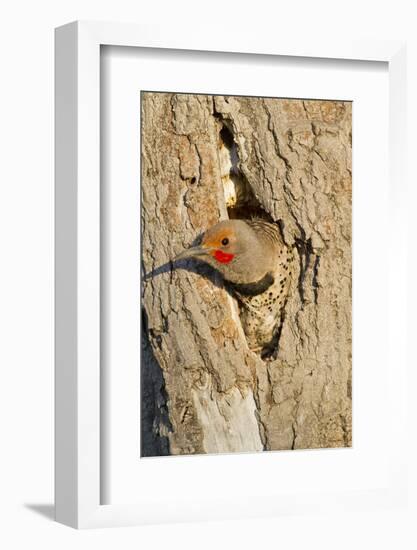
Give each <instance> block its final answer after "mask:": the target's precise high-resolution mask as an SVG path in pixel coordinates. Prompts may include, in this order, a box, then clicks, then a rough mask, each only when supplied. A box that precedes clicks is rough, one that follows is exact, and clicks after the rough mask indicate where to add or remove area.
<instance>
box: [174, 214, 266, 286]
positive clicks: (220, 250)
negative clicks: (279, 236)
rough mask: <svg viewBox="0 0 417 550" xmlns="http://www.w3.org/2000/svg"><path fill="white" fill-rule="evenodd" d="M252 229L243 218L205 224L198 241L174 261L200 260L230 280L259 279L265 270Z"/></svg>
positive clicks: (264, 262) (257, 241) (262, 255)
mask: <svg viewBox="0 0 417 550" xmlns="http://www.w3.org/2000/svg"><path fill="white" fill-rule="evenodd" d="M260 248H261V245H260V242H259V240H258V239H257V236H256V235H255V233H254V231H253V230H252V229H251V228H250V226H249V225H248V224H247V223H245V221H243V220H226V221H221V222H219V223H217V224H216V225H214V226H213V227H211V228H209V229H208V230H207V231H206V232H205V233H204V235H203V237H202V240H201V243H200V244H199V245H197V246H192V247H190V248H188V249H186V250H184V251H183V252H181V253H180V254H179V255H178V256H176V258H175V259H174V261H177V260H183V259H187V258H195V259H197V260H200V261H203V262H205V263H207V264H209V265H211V266H212V267H214V268H215V269H217V270H218V271H220V273H221V274H222V275H223V276H224V278H225V279H226V280H228V281H230V282H233V283H250V282H253V281H257V280H259V279H261V278H262V277H263V276H264V275H265V273H266V272H267V271H268V267H269V261H268V259H267V258H265V257H264V254H263V252H264V251H262V250H261V249H260Z"/></svg>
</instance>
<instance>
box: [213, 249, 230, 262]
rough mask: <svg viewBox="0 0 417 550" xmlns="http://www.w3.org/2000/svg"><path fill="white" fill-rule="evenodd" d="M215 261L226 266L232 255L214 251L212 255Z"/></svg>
mask: <svg viewBox="0 0 417 550" xmlns="http://www.w3.org/2000/svg"><path fill="white" fill-rule="evenodd" d="M214 257H215V258H216V260H217V261H218V262H220V263H222V264H228V263H229V262H231V261H232V260H233V258H234V254H228V253H227V252H222V251H221V250H216V252H215V253H214Z"/></svg>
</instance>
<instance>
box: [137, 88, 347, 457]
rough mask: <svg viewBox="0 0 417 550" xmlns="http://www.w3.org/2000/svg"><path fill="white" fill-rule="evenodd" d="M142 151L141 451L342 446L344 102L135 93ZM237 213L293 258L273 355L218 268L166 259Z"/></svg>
mask: <svg viewBox="0 0 417 550" xmlns="http://www.w3.org/2000/svg"><path fill="white" fill-rule="evenodd" d="M141 154H142V224H143V226H142V257H143V272H144V277H143V289H142V290H143V299H142V311H143V323H142V346H143V349H142V359H143V360H142V366H141V370H142V420H141V423H142V456H151V455H161V454H190V453H217V452H236V451H240V452H242V451H262V450H277V449H305V448H317V447H343V446H350V445H351V104H350V103H348V102H333V101H306V100H304V101H303V100H286V99H264V98H244V97H222V96H216V97H213V96H205V95H198V96H196V95H187V94H167V93H143V94H142V151H141ZM231 188H232V190H231ZM233 193H235V198H233V197H232V199H230V196H232V195H233ZM227 207H229V208H227ZM247 215H260V216H264V217H267V218H268V219H269V220H271V221H275V222H277V223H279V224H280V227H281V231H282V234H283V236H284V239H285V241H286V243H287V245H289V246H291V247H293V248H294V253H295V256H296V260H297V261H296V263H297V269H296V274H295V276H294V278H293V281H292V287H291V291H290V296H289V299H288V301H287V305H286V309H285V320H284V323H283V326H282V331H281V334H280V339H279V345H278V348H277V350H276V353H275V354H274V356H273V357H272V358H269V359H268V360H262V359H261V358H260V357H259V355H257V354H255V353H253V352H251V351H250V350H249V349H248V346H247V343H246V340H245V335H244V333H243V330H242V327H241V324H240V320H239V314H238V308H237V306H236V302H235V300H234V299H233V297H232V296H230V295H229V294H228V293H227V291H226V290H225V289H224V287H223V283H222V280H221V277H220V276H219V275H218V274H216V272H215V271H213V270H211V269H210V268H208V267H205V266H204V265H203V264H197V263H193V262H192V261H190V262H188V263H187V264H186V265H185V266H184V265H183V266H182V268H181V269H179V268H178V269H173V266H172V264H171V263H170V259H171V258H173V257H174V256H175V255H176V254H178V253H179V252H180V251H181V250H183V249H184V248H185V247H187V246H189V245H190V244H191V243H192V242H193V241H194V240H195V239H196V237H198V236H199V235H200V234H201V233H202V232H204V231H205V230H206V229H207V228H208V227H210V226H211V225H213V224H215V223H216V222H217V221H219V220H220V219H225V218H227V217H228V216H232V217H242V218H244V217H246V216H247Z"/></svg>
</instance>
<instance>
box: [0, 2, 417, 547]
mask: <svg viewBox="0 0 417 550" xmlns="http://www.w3.org/2000/svg"><path fill="white" fill-rule="evenodd" d="M266 7H267V8H268V12H266V11H265V10H264V9H263V8H266ZM75 19H93V20H113V21H127V22H141V23H144V22H145V23H146V22H148V23H149V24H155V23H158V22H159V23H163V24H170V25H174V26H175V27H177V28H178V32H185V33H186V32H187V28H190V27H191V26H193V27H194V26H196V25H202V24H205V25H212V26H213V33H214V34H215V33H216V32H219V31H218V25H219V24H222V25H231V26H234V27H236V26H237V27H244V25H245V22H246V23H247V24H249V23H251V24H252V27H251V29H252V32H253V31H256V32H260V33H261V32H274V33H280V34H281V35H282V34H283V33H287V34H290V35H292V36H294V34H295V35H301V34H304V33H310V35H311V36H312V37H314V36H316V35H319V34H321V35H324V36H327V37H328V39H329V40H331V39H332V37H333V36H336V35H345V36H349V37H352V38H356V37H357V38H369V37H378V38H385V37H391V38H399V39H407V40H408V53H409V61H408V66H409V81H408V95H409V98H414V103H411V102H410V104H409V106H408V107H409V110H408V119H409V127H408V137H409V149H408V150H409V160H408V168H409V183H410V190H409V191H410V194H409V197H408V203H409V206H410V219H411V220H412V221H411V222H410V252H413V251H414V253H415V251H416V244H415V237H416V230H415V227H414V224H413V220H414V218H415V212H414V210H415V205H416V202H417V201H416V198H417V193H416V191H415V186H416V182H415V181H413V180H415V170H413V168H414V156H415V151H416V150H417V138H416V130H415V127H416V123H417V116H416V98H417V35H416V17H415V15H414V12H413V2H411V1H410V2H408V1H406V0H396V1H394V0H392V1H383V0H379V1H373V0H370V1H367V2H365V1H364V0H361V1H359V2H356V1H353V0H349V1H346V2H344V3H342V2H335V1H334V0H329V1H327V0H316V1H311V0H298V1H294V2H290V1H289V0H286V1H285V2H281V1H274V2H267V1H266V0H257V1H256V2H253V1H252V2H244V1H243V0H230V1H229V2H225V1H224V0H209V1H207V2H204V3H202V2H200V3H198V2H197V0H194V1H190V2H187V1H186V0H154V1H149V2H146V3H145V2H139V1H138V0H117V1H116V0H112V1H108V0H71V1H69V0H68V1H65V0H55V1H53V0H37V1H36V2H34V1H32V2H31V1H29V0H14V1H13V2H12V1H9V2H8V4H7V7H6V4H5V3H3V5H2V7H1V8H0V41H1V43H0V46H1V47H0V56H1V64H0V79H1V80H0V140H1V143H0V145H1V148H0V151H1V157H0V158H1V161H0V185H1V196H0V442H1V450H0V546H1V547H2V548H5V549H7V550H8V549H14V548H27V547H34V548H38V547H39V548H41V547H43V548H48V549H49V548H51V549H52V548H54V549H55V548H60V550H64V549H66V548H74V547H75V546H77V548H91V547H92V546H94V547H98V548H103V549H106V548H112V549H113V548H115V547H119V548H123V549H125V548H126V549H127V548H138V547H139V545H142V546H141V547H143V548H145V547H146V546H147V545H152V547H153V548H157V549H158V548H163V547H168V548H171V549H173V548H181V549H187V548H195V547H196V546H198V547H199V548H202V549H204V548H237V547H240V548H242V549H244V548H253V547H267V546H269V545H273V546H286V547H289V548H304V547H306V546H308V548H320V549H325V548H334V547H335V546H337V547H338V548H340V549H344V548H352V547H353V546H357V547H359V548H366V547H367V546H368V547H371V548H379V549H385V548H387V549H388V548H401V549H408V548H415V547H416V546H417V542H416V540H417V537H416V534H415V529H414V527H413V521H414V522H415V517H417V510H416V509H415V508H414V509H413V507H412V506H413V505H415V502H416V498H415V497H416V484H415V479H416V476H415V473H414V471H413V470H412V471H411V481H410V485H412V495H411V504H410V508H409V509H408V510H399V511H393V512H392V511H391V512H390V511H386V512H379V513H369V514H367V515H366V516H360V515H352V516H349V517H346V516H345V517H340V516H335V517H323V516H314V510H312V514H313V515H312V516H309V517H281V518H277V519H275V520H260V521H252V522H248V521H246V522H232V523H216V524H202V525H176V526H152V527H137V528H128V529H114V530H101V531H89V532H76V531H73V530H71V529H69V528H66V527H63V526H61V525H58V524H55V523H53V522H52V521H51V520H50V517H52V514H53V511H52V499H53V28H54V27H56V26H58V25H61V24H64V23H67V22H69V21H72V20H75ZM410 256H411V258H410V282H411V281H412V280H413V279H414V280H415V279H416V275H415V273H416V272H415V269H414V267H415V262H414V266H413V265H412V254H410ZM409 293H410V314H409V318H410V321H414V331H415V320H414V319H413V315H412V313H413V309H412V307H411V304H412V303H413V304H416V301H415V297H416V293H415V284H414V285H411V284H410V288H409ZM410 326H411V325H410ZM410 336H411V338H410V340H413V339H414V338H413V336H414V335H413V334H411V333H410ZM410 352H411V345H410ZM410 357H411V355H410ZM410 367H411V368H410V381H409V388H410V425H409V433H410V436H411V435H412V434H415V433H416V428H415V425H416V423H415V420H416V414H415V413H416V407H415V405H414V391H413V388H414V387H415V383H416V376H415V374H414V371H413V370H412V367H413V365H412V361H411V360H410ZM410 459H411V460H414V461H415V463H417V460H416V453H415V444H413V443H411V445H410ZM312 475H314V474H313V472H312ZM254 506H256V503H254Z"/></svg>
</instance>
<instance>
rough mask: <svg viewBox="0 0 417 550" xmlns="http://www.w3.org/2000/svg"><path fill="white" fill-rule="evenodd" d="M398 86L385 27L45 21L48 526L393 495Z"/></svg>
mask: <svg viewBox="0 0 417 550" xmlns="http://www.w3.org/2000/svg"><path fill="white" fill-rule="evenodd" d="M197 31H198V32H197ZM404 82H405V46H404V44H402V43H399V42H398V43H397V42H388V41H369V42H361V43H360V42H352V43H343V42H340V43H337V44H333V43H332V44H322V43H319V42H317V41H316V42H315V41H307V40H306V41H300V40H298V39H297V40H293V41H292V42H291V41H288V40H286V39H285V40H284V39H276V38H275V36H274V35H271V34H269V33H265V34H264V35H262V36H256V37H254V36H251V37H250V38H248V37H247V36H243V35H239V32H238V31H236V33H235V34H233V33H228V34H227V33H226V34H224V35H223V34H220V35H219V36H213V34H212V33H211V32H209V30H208V29H207V30H204V29H198V30H197V29H196V30H192V31H191V32H190V35H189V36H187V38H186V39H185V38H184V37H183V35H181V36H179V35H177V34H176V33H175V32H174V30H172V29H169V28H159V27H145V26H143V27H142V26H135V25H121V24H110V23H84V22H82V23H80V22H76V23H71V24H69V25H65V26H63V27H60V28H58V29H57V30H56V518H57V520H58V521H60V522H62V523H65V524H68V525H71V526H73V527H102V526H116V525H129V524H139V523H152V522H172V521H187V520H190V521H192V520H202V519H220V518H224V519H226V518H240V517H262V516H268V515H278V514H282V513H306V512H308V511H309V510H311V509H314V510H315V511H317V510H330V509H332V510H335V509H336V510H337V509H339V510H341V511H345V510H347V509H358V508H362V509H367V508H369V507H374V506H385V507H386V506H399V505H401V504H402V503H403V502H404V499H405V495H406V477H405V468H404V464H405V455H404V426H405V415H406V412H405V404H404V395H405V387H406V380H405V375H406V360H405V342H404V339H405V334H406V330H405V323H406V314H405V311H406V309H405V304H406V295H405V288H406V283H405V280H406V266H405V248H406V227H405V224H404V209H405V204H404V193H403V190H404V186H405V181H404V175H403V165H404V158H403V154H404V153H403V151H404V150H405V144H404V139H405V138H404V135H405V132H404V125H405V116H406V112H405V101H404V95H405V88H404Z"/></svg>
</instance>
